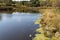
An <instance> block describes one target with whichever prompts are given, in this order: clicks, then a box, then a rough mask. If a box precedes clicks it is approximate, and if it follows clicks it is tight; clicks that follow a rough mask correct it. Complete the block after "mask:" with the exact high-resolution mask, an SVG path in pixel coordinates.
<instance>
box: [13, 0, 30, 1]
mask: <svg viewBox="0 0 60 40" xmlns="http://www.w3.org/2000/svg"><path fill="white" fill-rule="evenodd" d="M13 1H30V0H13Z"/></svg>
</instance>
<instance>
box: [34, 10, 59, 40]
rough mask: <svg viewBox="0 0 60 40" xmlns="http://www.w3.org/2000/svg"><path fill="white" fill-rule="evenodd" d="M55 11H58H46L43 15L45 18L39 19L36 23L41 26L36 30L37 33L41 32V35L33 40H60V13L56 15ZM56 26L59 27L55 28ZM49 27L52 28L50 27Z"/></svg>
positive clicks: (36, 35) (37, 35)
mask: <svg viewBox="0 0 60 40" xmlns="http://www.w3.org/2000/svg"><path fill="white" fill-rule="evenodd" d="M53 11H56V10H55V9H53V10H46V11H45V12H44V13H43V14H42V15H43V16H42V17H41V18H40V17H38V19H37V20H36V21H35V24H39V28H38V29H36V32H39V33H38V34H35V37H34V38H33V40H60V37H59V36H60V33H59V32H60V29H59V30H58V29H57V28H59V26H58V24H60V21H59V20H60V19H59V17H60V14H59V13H60V12H58V11H56V13H55V12H53ZM50 20H51V22H50ZM52 22H53V23H52ZM50 24H52V25H50ZM55 24H56V25H57V28H55ZM48 25H50V26H49V27H48ZM53 25H54V27H53ZM47 30H48V31H47ZM56 30H57V31H56ZM54 31H55V32H54Z"/></svg>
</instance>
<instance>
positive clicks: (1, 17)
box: [0, 12, 38, 40]
mask: <svg viewBox="0 0 60 40" xmlns="http://www.w3.org/2000/svg"><path fill="white" fill-rule="evenodd" d="M37 16H38V14H30V13H19V12H13V13H12V14H6V13H3V14H0V40H32V38H31V37H29V35H30V34H31V35H32V36H33V35H34V33H35V29H36V28H37V27H38V25H35V24H34V23H33V22H34V21H35V20H36V19H37Z"/></svg>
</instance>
